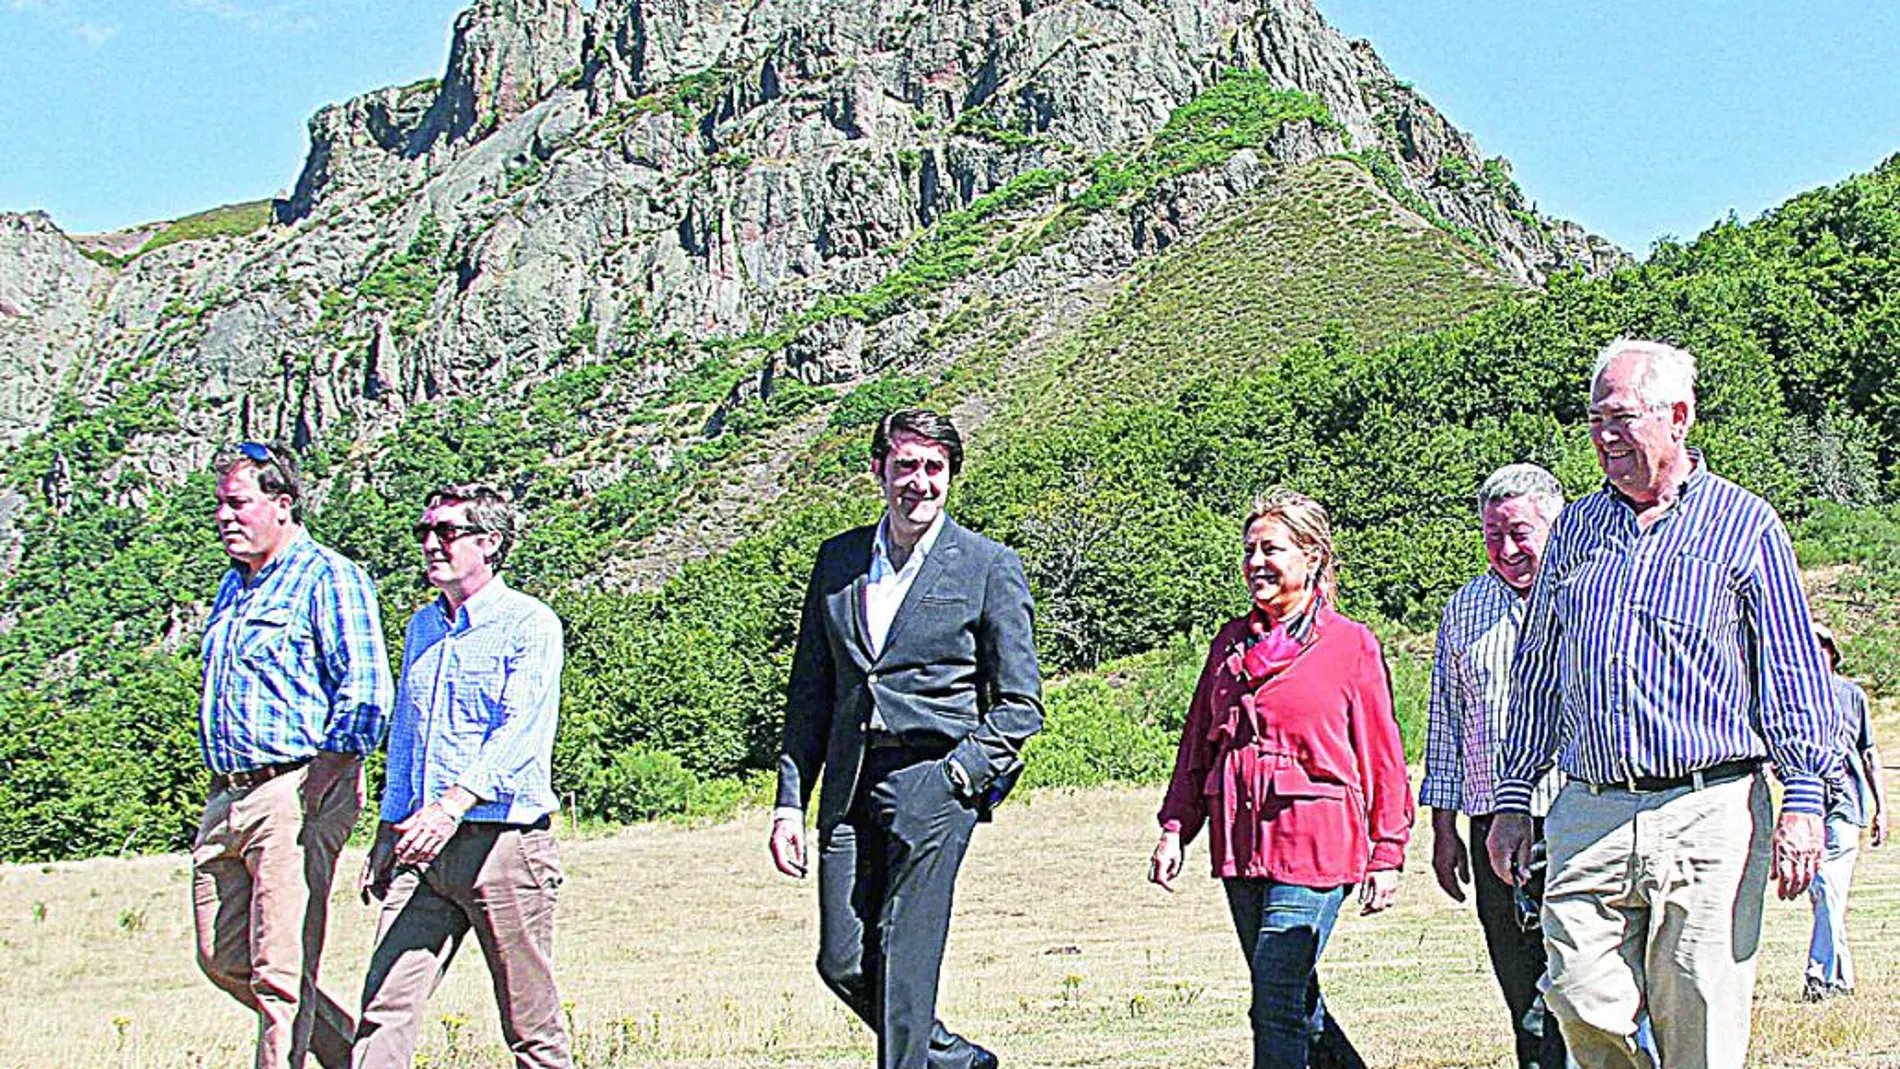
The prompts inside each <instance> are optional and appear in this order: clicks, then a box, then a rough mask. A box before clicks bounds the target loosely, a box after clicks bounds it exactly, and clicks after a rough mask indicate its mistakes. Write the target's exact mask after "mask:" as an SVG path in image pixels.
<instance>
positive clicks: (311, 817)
mask: <svg viewBox="0 0 1900 1069" xmlns="http://www.w3.org/2000/svg"><path fill="white" fill-rule="evenodd" d="M215 470H216V471H217V473H218V486H217V500H218V507H217V511H216V513H215V517H216V520H217V525H218V537H219V539H220V541H222V542H223V544H224V550H225V553H226V554H228V555H229V556H230V558H231V570H230V571H229V572H226V573H225V576H224V580H223V582H221V583H220V584H219V585H218V596H217V600H216V601H215V602H213V604H212V607H211V617H210V619H209V620H208V621H207V622H206V624H205V635H204V696H203V699H202V701H201V703H200V705H199V709H198V736H199V742H200V743H201V745H202V746H203V748H204V756H205V764H206V765H208V766H209V767H210V769H211V774H212V775H211V795H210V797H209V798H208V799H207V800H206V802H205V812H204V820H203V822H202V823H201V824H200V826H199V829H198V835H197V838H196V839H195V840H194V841H193V843H192V850H191V862H192V903H193V907H194V908H193V918H194V921H195V927H196V929H197V942H198V964H199V966H200V967H201V968H202V969H203V970H204V972H205V975H206V976H208V977H210V978H211V981H212V983H215V984H217V985H218V987H220V988H222V989H223V990H225V991H226V992H228V993H229V994H230V995H231V997H233V998H235V999H237V1000H238V1001H239V1002H241V1003H243V1004H244V1005H245V1006H246V1007H248V1008H249V1009H251V1010H253V1011H254V1012H255V1013H256V1014H257V1016H258V1035H257V1056H256V1064H257V1065H258V1066H259V1069H263V1067H267V1066H268V1067H273V1069H282V1067H284V1066H290V1067H292V1069H295V1067H296V1066H300V1065H302V1064H303V1063H304V1058H305V1055H306V1053H308V1054H314V1055H315V1056H316V1060H317V1062H318V1063H319V1064H321V1065H324V1066H326V1067H328V1066H343V1065H348V1064H349V1056H350V1034H351V1032H352V1030H353V1028H354V1025H353V1023H352V1022H351V1020H350V1017H349V1014H348V1013H346V1012H345V1011H343V1010H342V1009H340V1008H338V1007H337V1005H336V1004H335V1003H334V1002H332V1001H330V999H329V998H327V997H326V996H325V995H324V994H323V992H322V991H320V990H318V988H317V965H318V961H319V959H320V958H321V956H322V951H323V932H324V923H325V918H326V915H327V907H328V904H329V899H330V882H331V880H332V879H334V878H335V876H336V860H337V853H338V851H340V850H342V848H343V843H344V841H345V840H346V839H348V838H349V835H350V830H351V829H352V828H354V827H355V826H356V815H357V813H358V812H359V811H361V809H362V808H363V755H364V754H366V753H368V752H369V751H371V750H373V749H375V748H376V745H377V743H379V742H380V741H381V740H382V734H383V724H384V721H385V720H386V719H387V718H388V715H389V702H390V685H389V662H388V660H387V658H386V655H385V654H384V652H383V628H382V618H381V616H380V615H379V614H378V612H377V609H376V587H375V586H374V585H373V584H372V583H371V582H370V580H369V577H368V576H367V575H365V574H363V570H362V569H361V568H359V567H357V566H356V565H355V564H354V563H352V562H351V561H350V560H349V559H347V558H345V557H344V556H343V555H342V554H340V553H337V552H336V551H334V550H331V549H328V548H326V547H324V546H320V545H318V544H317V543H316V542H315V541H313V540H312V539H311V538H310V536H309V535H307V534H305V533H304V529H303V501H304V497H303V482H302V480H301V478H300V477H299V475H298V472H297V464H296V461H295V460H294V459H292V458H291V456H290V455H289V454H288V453H286V452H285V451H284V450H283V449H282V448H281V447H278V446H269V445H264V444H261V443H258V442H245V443H243V444H242V445H239V446H238V447H237V448H235V449H234V450H231V451H230V452H227V453H224V454H222V455H220V456H219V457H218V458H217V460H216V461H215Z"/></svg>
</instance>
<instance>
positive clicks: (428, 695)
mask: <svg viewBox="0 0 1900 1069" xmlns="http://www.w3.org/2000/svg"><path fill="white" fill-rule="evenodd" d="M415 535H416V541H417V542H419V543H421V546H422V559H423V564H424V566H425V569H426V574H427V576H428V580H429V585H430V586H433V587H435V588H436V589H437V590H438V591H440V592H441V595H442V596H441V597H440V598H438V599H436V600H435V601H433V602H431V603H430V604H428V605H425V606H423V608H422V609H421V611H419V612H417V613H416V615H415V616H414V618H412V619H411V620H410V621H409V632H408V637H407V639H406V640H405V642H404V645H403V656H402V683H401V685H400V687H399V688H398V692H397V697H396V711H395V717H394V720H393V722H392V723H391V725H390V732H389V777H388V785H387V788H386V790H385V791H384V794H383V806H382V823H381V825H380V827H379V828H378V831H377V836H376V843H375V845H374V846H373V847H372V848H371V850H370V857H369V862H368V864H367V865H366V866H365V867H364V872H363V881H362V888H363V893H364V898H365V900H366V901H367V900H368V899H369V898H370V897H371V896H374V897H377V898H380V899H382V903H383V907H382V917H381V920H380V921H379V922H378V924H377V929H376V949H375V951H374V952H373V953H372V955H371V957H370V966H369V975H368V977H367V978H366V979H365V980H364V982H363V1018H362V1022H361V1024H360V1025H359V1026H358V1028H357V1035H356V1062H355V1065H356V1067H357V1069H384V1067H400V1066H408V1065H410V1064H412V1063H413V1061H414V1059H415V1050H416V1041H417V1039H418V1033H419V1030H420V1026H421V1024H422V1015H423V1010H424V1009H425V1007H426V1006H427V1004H428V999H429V995H430V993H431V992H433V991H434V990H435V985H436V983H437V981H439V980H440V979H441V977H442V974H443V972H444V971H446V970H447V969H448V967H449V962H450V961H451V960H452V959H453V958H454V957H455V952H456V949H457V948H458V947H460V946H461V944H462V941H463V939H464V938H466V937H467V935H468V934H469V933H470V932H471V931H472V932H474V933H475V939H476V942H477V943H478V944H480V946H481V948H482V954H483V956H484V957H485V958H487V960H488V971H489V974H490V976H491V978H492V979H493V981H494V988H495V1000H496V1002H497V1003H498V1008H499V1009H500V1011H501V1031H502V1037H503V1039H504V1040H506V1042H507V1045H508V1050H509V1052H510V1053H511V1054H512V1055H513V1057H514V1063H515V1065H517V1066H520V1067H523V1069H528V1067H536V1069H557V1067H558V1069H571V1066H572V1065H573V1059H572V1058H571V1056H570V1055H569V1051H568V1036H567V1029H566V1027H565V1025H564V1024H563V1022H562V1013H561V996H560V993H559V992H558V991H557V990H556V989H555V986H554V902H555V895H556V891H557V889H558V888H559V887H560V885H561V862H560V857H559V854H558V852H557V851H556V849H555V844H554V833H553V831H552V830H551V828H550V821H549V817H550V816H551V815H552V814H553V813H554V812H555V811H556V810H557V809H558V808H559V806H558V805H557V804H556V802H555V798H554V789H553V786H552V784H551V783H550V782H549V778H548V766H549V763H550V761H551V759H552V755H553V750H554V728H555V720H556V717H557V716H558V714H559V712H560V707H561V659H562V637H561V621H560V620H559V619H558V618H556V617H555V615H554V613H553V611H552V610H550V609H549V608H548V607H547V606H546V605H544V604H542V603H541V602H539V601H537V600H536V599H534V598H531V597H529V596H528V595H526V594H523V593H520V592H519V591H516V590H514V589H513V588H511V587H509V585H508V584H507V582H506V581H505V580H503V579H502V577H501V576H500V575H499V574H497V571H498V569H500V568H501V566H502V565H503V563H504V562H506V560H507V558H508V550H509V547H511V546H512V545H513V544H514V540H515V513H514V509H513V507H512V506H511V505H510V504H509V503H508V500H507V499H506V498H504V497H503V496H502V495H501V493H500V492H499V491H497V490H495V489H494V488H492V487H489V486H484V485H481V484H474V483H471V484H463V485H455V486H445V487H443V488H441V489H439V490H437V491H436V492H435V493H433V494H431V495H430V496H429V500H428V504H427V507H426V508H425V510H424V511H423V514H422V519H421V521H420V522H418V523H417V524H416V526H415Z"/></svg>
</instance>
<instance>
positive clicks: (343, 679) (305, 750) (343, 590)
mask: <svg viewBox="0 0 1900 1069" xmlns="http://www.w3.org/2000/svg"><path fill="white" fill-rule="evenodd" d="M393 689H394V688H393V687H391V686H390V681H389V659H388V655H387V654H386V653H385V651H384V647H383V628H382V618H381V616H380V615H379V614H378V612H377V608H376V586H375V584H373V583H371V582H370V578H369V576H368V575H367V574H365V573H364V571H363V569H361V568H359V567H357V565H356V563H355V562H354V561H351V560H350V559H349V558H347V557H345V556H343V555H342V554H341V553H338V552H336V551H335V550H333V549H329V548H327V547H324V546H321V545H318V544H317V543H316V542H315V541H314V540H313V539H311V538H310V536H309V535H307V534H302V533H299V534H298V535H297V536H296V537H295V538H294V539H292V540H291V542H290V544H289V545H287V546H285V547H284V548H283V550H282V552H280V553H279V554H278V555H277V557H276V559H274V560H272V561H271V562H270V563H269V564H267V565H265V566H264V568H263V569H262V570H260V571H259V572H258V573H257V574H256V575H254V576H250V577H248V579H247V577H246V576H245V574H244V573H243V572H242V571H241V570H239V569H237V568H232V569H231V570H230V571H228V572H226V573H225V575H224V579H223V581H222V582H220V583H219V584H218V596H217V599H216V600H215V601H214V602H212V606H211V618H210V620H209V621H208V622H207V623H206V624H205V635H204V693H203V696H202V697H201V699H200V701H199V705H198V742H199V745H200V746H201V747H202V748H203V751H204V758H205V764H206V765H207V766H209V767H210V769H211V770H212V771H213V772H222V773H230V772H242V771H246V770H249V769H254V768H262V767H264V766H265V765H277V764H284V763H286V762H290V761H301V760H305V759H307V758H310V757H314V756H315V755H316V753H317V751H319V750H331V751H336V752H340V753H363V754H366V753H369V752H370V751H372V750H374V749H376V746H377V744H378V743H380V742H381V741H382V737H383V728H384V726H385V724H386V723H387V722H388V719H389V705H390V699H391V695H392V691H393Z"/></svg>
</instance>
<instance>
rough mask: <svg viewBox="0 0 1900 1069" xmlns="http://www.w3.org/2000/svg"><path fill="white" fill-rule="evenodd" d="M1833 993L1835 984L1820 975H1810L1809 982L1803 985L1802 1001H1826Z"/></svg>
mask: <svg viewBox="0 0 1900 1069" xmlns="http://www.w3.org/2000/svg"><path fill="white" fill-rule="evenodd" d="M1833 994H1834V987H1833V985H1832V984H1829V983H1828V982H1827V981H1826V980H1823V979H1821V978H1820V977H1818V976H1810V977H1808V982H1807V983H1805V984H1803V985H1802V986H1801V1001H1803V1002H1825V1001H1826V1000H1827V999H1828V997H1829V996H1831V995H1833Z"/></svg>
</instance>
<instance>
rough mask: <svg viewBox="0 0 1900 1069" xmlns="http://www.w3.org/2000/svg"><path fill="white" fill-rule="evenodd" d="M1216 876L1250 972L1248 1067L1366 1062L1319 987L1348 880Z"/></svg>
mask: <svg viewBox="0 0 1900 1069" xmlns="http://www.w3.org/2000/svg"><path fill="white" fill-rule="evenodd" d="M1221 882H1222V883H1223V884H1224V885H1225V886H1226V889H1227V908H1228V909H1229V910H1230V911H1232V913H1233V915H1234V930H1235V932H1237V933H1238V934H1239V935H1240V947H1241V950H1242V952H1244V953H1245V954H1246V955H1247V966H1248V971H1249V972H1251V973H1252V975H1253V1005H1252V1007H1251V1008H1250V1009H1249V1011H1248V1015H1247V1016H1248V1019H1249V1020H1250V1021H1251V1022H1252V1023H1253V1065H1254V1069H1309V1067H1310V1069H1365V1064H1366V1063H1365V1062H1364V1061H1363V1060H1361V1059H1360V1057H1359V1052H1358V1051H1356V1050H1354V1049H1353V1046H1352V1043H1351V1041H1349V1040H1348V1039H1347V1038H1346V1033H1345V1032H1343V1031H1341V1030H1340V1027H1339V1023H1338V1022H1337V1021H1334V1020H1333V1018H1332V1016H1331V1015H1330V1014H1328V1013H1327V1012H1326V1003H1325V1001H1324V1000H1323V999H1321V998H1320V994H1319V972H1318V966H1319V955H1320V952H1321V951H1322V950H1325V949H1326V939H1327V937H1328V936H1330V935H1331V934H1332V932H1333V922H1334V921H1336V920H1338V919H1339V906H1340V903H1342V902H1344V901H1345V900H1346V892H1347V891H1349V890H1351V887H1350V885H1348V886H1344V887H1329V888H1313V887H1298V886H1295V885H1293V884H1290V883H1275V882H1274V881H1272V880H1247V879H1229V880H1223V881H1221Z"/></svg>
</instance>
